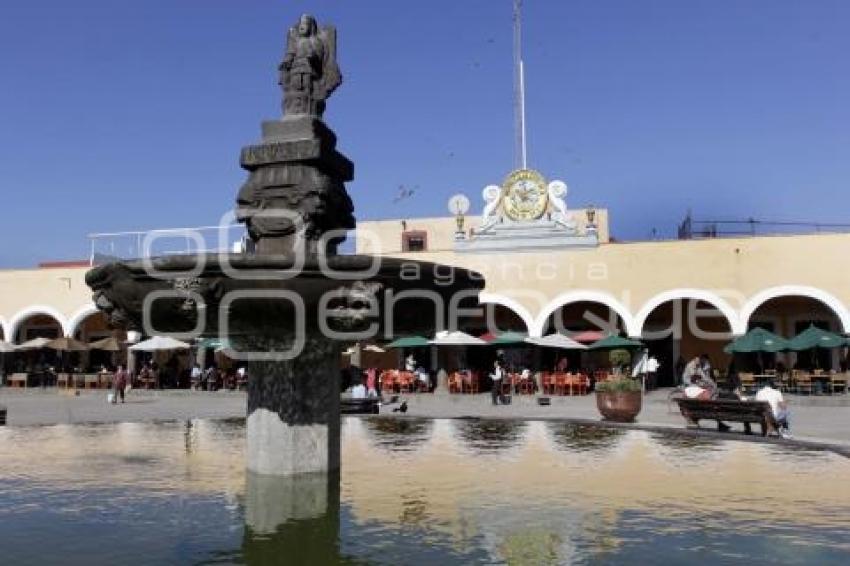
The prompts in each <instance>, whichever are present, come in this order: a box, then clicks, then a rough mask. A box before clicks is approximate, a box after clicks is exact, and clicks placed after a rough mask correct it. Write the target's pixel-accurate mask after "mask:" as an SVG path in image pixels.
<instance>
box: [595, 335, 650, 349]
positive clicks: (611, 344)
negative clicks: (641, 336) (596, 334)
mask: <svg viewBox="0 0 850 566" xmlns="http://www.w3.org/2000/svg"><path fill="white" fill-rule="evenodd" d="M643 347H644V346H643V342H639V341H638V340H630V339H629V338H623V337H622V336H619V335H617V334H609V335H608V336H606V337H605V338H603V339H601V340H597V341H596V342H594V343H593V344H591V345H590V346H588V347H587V349H588V350H628V349H629V348H643Z"/></svg>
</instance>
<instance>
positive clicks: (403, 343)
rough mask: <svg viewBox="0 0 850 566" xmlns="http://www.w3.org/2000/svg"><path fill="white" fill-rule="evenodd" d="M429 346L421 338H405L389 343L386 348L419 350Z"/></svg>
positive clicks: (424, 339) (428, 343)
mask: <svg viewBox="0 0 850 566" xmlns="http://www.w3.org/2000/svg"><path fill="white" fill-rule="evenodd" d="M430 345H431V343H430V342H429V341H428V339H427V338H424V337H422V336H405V337H403V338H398V339H396V340H394V341H393V342H390V343H389V344H387V348H421V347H422V346H430Z"/></svg>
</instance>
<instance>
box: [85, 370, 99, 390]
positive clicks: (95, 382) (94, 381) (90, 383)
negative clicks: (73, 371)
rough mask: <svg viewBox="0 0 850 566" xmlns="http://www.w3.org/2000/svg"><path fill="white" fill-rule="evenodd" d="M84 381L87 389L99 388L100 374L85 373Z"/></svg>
mask: <svg viewBox="0 0 850 566" xmlns="http://www.w3.org/2000/svg"><path fill="white" fill-rule="evenodd" d="M83 383H85V388H86V389H97V388H98V387H99V385H100V376H98V375H97V374H96V373H86V374H83Z"/></svg>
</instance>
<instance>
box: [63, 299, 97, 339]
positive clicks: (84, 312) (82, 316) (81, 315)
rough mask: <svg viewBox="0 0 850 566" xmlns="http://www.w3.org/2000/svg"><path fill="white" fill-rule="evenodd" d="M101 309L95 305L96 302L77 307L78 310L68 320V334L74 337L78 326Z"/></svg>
mask: <svg viewBox="0 0 850 566" xmlns="http://www.w3.org/2000/svg"><path fill="white" fill-rule="evenodd" d="M99 312H100V311H99V310H98V309H97V307H96V306H94V303H90V304H88V305H85V306H83V307H80V308H78V309H77V311H76V312H75V313H74V314H73V315H71V318H70V319H69V320H68V331H67V336H70V337H71V338H73V337H74V334H75V333H76V332H77V328H79V326H80V325H81V324H82V323H83V322H84V321H85V320H86V319H87V318H88V317H90V316H91V315H93V314H97V313H99Z"/></svg>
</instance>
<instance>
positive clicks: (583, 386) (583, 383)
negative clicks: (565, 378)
mask: <svg viewBox="0 0 850 566" xmlns="http://www.w3.org/2000/svg"><path fill="white" fill-rule="evenodd" d="M576 377H577V378H578V393H579V395H587V390H588V389H589V387H590V383H589V380H588V378H587V376H586V375H584V374H583V373H580V374H578V375H577V376H576Z"/></svg>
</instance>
